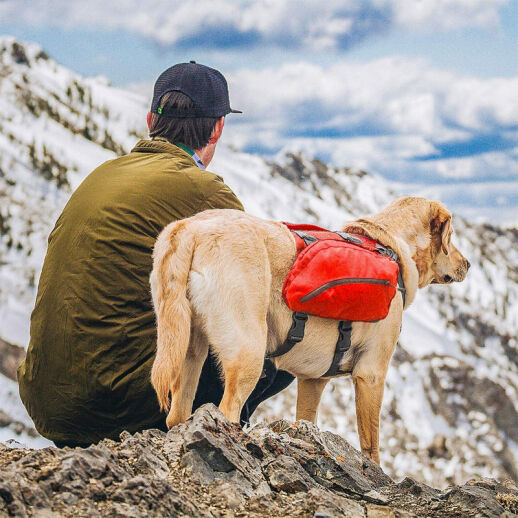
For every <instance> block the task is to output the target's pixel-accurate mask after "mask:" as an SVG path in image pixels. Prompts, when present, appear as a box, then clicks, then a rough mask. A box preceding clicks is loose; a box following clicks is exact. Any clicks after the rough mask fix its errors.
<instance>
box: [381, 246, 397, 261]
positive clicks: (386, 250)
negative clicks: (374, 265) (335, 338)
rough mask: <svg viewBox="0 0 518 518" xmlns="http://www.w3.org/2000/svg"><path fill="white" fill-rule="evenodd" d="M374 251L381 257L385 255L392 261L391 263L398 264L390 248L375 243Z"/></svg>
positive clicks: (395, 255) (394, 253)
mask: <svg viewBox="0 0 518 518" xmlns="http://www.w3.org/2000/svg"><path fill="white" fill-rule="evenodd" d="M376 250H377V251H378V252H379V253H380V254H381V255H386V256H387V257H388V258H390V259H392V260H393V261H396V263H397V262H399V257H398V256H397V254H396V252H394V250H392V248H389V247H388V246H383V245H380V244H379V243H376Z"/></svg>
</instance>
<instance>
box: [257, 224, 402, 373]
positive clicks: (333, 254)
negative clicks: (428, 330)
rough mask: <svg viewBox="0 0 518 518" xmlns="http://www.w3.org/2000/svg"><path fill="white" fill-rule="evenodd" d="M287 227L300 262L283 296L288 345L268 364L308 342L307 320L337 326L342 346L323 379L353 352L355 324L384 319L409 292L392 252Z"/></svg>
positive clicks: (343, 236)
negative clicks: (288, 319) (333, 322)
mask: <svg viewBox="0 0 518 518" xmlns="http://www.w3.org/2000/svg"><path fill="white" fill-rule="evenodd" d="M285 225H286V226H287V227H288V228H289V229H290V230H291V231H292V232H293V234H294V235H295V241H296V244H297V258H296V259H295V262H294V263H293V266H292V267H291V270H290V272H289V274H288V276H287V277H286V280H285V281H284V286H283V289H282V295H283V297H284V301H285V302H286V305H287V306H288V307H289V308H290V309H291V310H292V311H293V314H292V325H291V329H290V330H289V331H288V336H287V337H286V340H285V341H284V343H283V344H282V345H281V346H280V347H279V348H278V349H277V350H276V351H274V352H272V353H270V354H269V355H268V356H267V358H268V359H269V358H276V357H279V356H282V355H284V354H286V353H288V352H289V351H291V349H292V348H293V347H294V346H295V345H296V344H297V343H299V342H300V341H302V340H303V339H304V330H305V326H306V322H307V320H308V315H315V316H318V317H323V318H332V319H335V320H338V321H339V322H338V340H337V342H336V345H335V352H334V354H333V358H332V361H331V365H330V366H329V369H328V370H327V371H326V372H325V373H324V374H323V375H322V377H323V378H326V377H332V376H339V375H343V374H350V371H342V370H340V365H341V364H342V360H343V358H344V355H345V354H346V353H347V351H348V350H349V348H350V346H351V336H352V322H354V321H363V322H374V321H376V320H381V319H383V318H385V317H386V316H387V314H388V312H389V309H390V303H391V301H392V299H393V298H394V295H395V294H396V292H397V290H400V291H401V293H402V296H403V305H404V304H405V286H404V284H403V276H402V274H401V270H400V267H399V264H398V256H397V254H396V252H394V250H391V249H390V248H388V247H385V246H383V245H381V244H380V243H378V242H376V241H374V240H372V239H369V238H368V237H365V236H360V235H357V234H349V233H347V232H331V231H329V230H326V229H324V228H321V227H317V226H315V225H291V224H289V223H285Z"/></svg>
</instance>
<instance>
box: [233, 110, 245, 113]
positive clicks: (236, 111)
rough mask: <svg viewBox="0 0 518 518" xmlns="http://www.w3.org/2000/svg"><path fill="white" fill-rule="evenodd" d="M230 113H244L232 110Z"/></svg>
mask: <svg viewBox="0 0 518 518" xmlns="http://www.w3.org/2000/svg"><path fill="white" fill-rule="evenodd" d="M230 113H243V112H242V111H241V110H230Z"/></svg>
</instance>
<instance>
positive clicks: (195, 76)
mask: <svg viewBox="0 0 518 518" xmlns="http://www.w3.org/2000/svg"><path fill="white" fill-rule="evenodd" d="M167 92H182V93H183V94H185V95H187V96H188V97H190V98H191V100H192V102H193V104H194V109H193V110H192V111H191V112H188V113H186V112H185V110H171V109H169V110H166V109H163V108H161V107H160V101H161V99H162V97H163V96H164V94H166V93H167ZM151 112H152V113H158V114H160V115H165V116H166V117H176V118H182V119H183V118H197V117H223V116H225V115H227V113H243V112H241V111H239V110H233V109H232V108H230V101H229V98H228V86H227V81H226V79H225V78H224V77H223V74H222V73H221V72H218V71H217V70H216V69H214V68H210V67H207V66H205V65H200V64H198V63H196V62H195V61H191V62H190V63H179V64H178V65H174V66H172V67H170V68H168V69H167V70H166V71H165V72H162V74H160V76H159V77H158V79H157V80H156V83H155V89H154V92H153V101H152V103H151Z"/></svg>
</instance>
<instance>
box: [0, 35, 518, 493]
mask: <svg viewBox="0 0 518 518" xmlns="http://www.w3.org/2000/svg"><path fill="white" fill-rule="evenodd" d="M145 113H146V106H145V103H144V101H143V100H142V98H140V97H139V96H137V95H135V94H132V93H127V92H124V91H122V90H119V89H114V88H113V87H110V86H109V85H107V84H106V82H105V81H104V80H102V79H98V78H97V79H96V78H93V79H88V78H82V77H81V76H79V75H78V74H75V73H73V72H70V71H68V70H67V69H65V68H64V67H61V66H60V65H58V64H57V63H55V62H54V61H53V60H52V59H51V58H50V57H48V56H47V55H46V54H45V53H44V52H43V51H42V50H41V48H39V47H38V46H37V45H32V44H30V45H26V44H23V43H20V42H17V41H16V40H15V39H14V38H0V339H3V340H4V341H6V342H9V343H11V344H15V345H18V346H26V344H27V343H28V336H29V330H28V324H29V316H30V311H31V309H32V305H33V303H34V297H35V289H36V286H37V280H38V275H39V270H40V268H41V264H42V262H43V258H44V254H45V249H46V239H47V236H48V233H49V232H50V230H51V229H52V226H53V224H54V221H55V219H56V218H57V215H58V214H59V212H60V211H61V209H62V207H63V206H64V204H65V203H66V200H67V199H68V196H69V195H70V194H71V192H72V191H73V189H74V188H75V187H77V185H79V183H80V182H81V181H82V179H83V178H84V177H85V176H86V175H87V174H88V173H89V172H90V171H91V170H93V169H94V168H95V167H96V166H97V165H99V164H100V163H102V162H104V161H105V160H109V159H112V158H115V157H116V156H117V154H120V153H125V152H128V151H129V150H130V149H131V147H132V146H133V145H134V143H135V142H136V140H137V139H138V138H139V137H140V136H143V135H144V134H145V123H144V121H145ZM210 169H211V170H212V171H214V172H217V173H219V174H221V175H222V176H223V177H224V178H225V181H226V183H227V184H228V185H229V186H230V187H231V188H232V189H233V190H234V191H235V192H236V194H237V195H238V197H239V198H240V199H241V200H242V201H243V203H244V205H245V208H246V210H247V211H248V212H250V213H252V214H255V215H257V216H260V217H264V218H269V219H275V220H283V221H293V222H307V223H316V224H319V225H322V226H324V227H327V228H334V229H336V228H339V227H341V226H343V225H344V224H345V223H346V222H347V221H348V220H351V219H355V218H357V217H360V216H366V215H368V214H373V213H375V212H378V211H379V210H381V208H383V207H384V206H385V205H386V204H388V203H389V202H390V201H391V200H392V199H394V198H396V197H397V196H398V193H397V191H396V190H395V189H394V188H393V186H392V185H391V184H390V183H388V182H386V181H385V180H384V179H383V178H381V177H379V176H374V175H371V174H368V173H366V172H364V171H359V170H354V169H348V168H337V167H331V166H329V165H327V164H324V163H323V162H321V161H319V160H315V159H312V158H311V157H308V156H304V155H302V154H294V153H288V154H280V155H278V156H276V157H275V159H274V160H273V161H272V160H270V161H267V160H265V159H263V158H262V157H260V156H257V155H248V154H246V153H241V152H239V151H236V150H234V149H232V148H231V147H229V146H225V145H223V144H220V145H219V146H218V151H217V153H216V156H215V159H214V161H213V162H212V163H211V167H210ZM454 228H455V231H456V233H455V235H454V240H455V242H456V244H457V246H458V247H459V249H460V250H461V251H462V252H463V253H464V254H465V255H466V256H467V257H468V258H469V260H470V262H471V263H472V265H473V266H472V268H471V270H470V272H469V274H468V278H467V280H466V281H465V282H464V283H462V284H458V285H451V286H433V287H430V288H427V289H426V290H423V291H421V292H420V293H419V295H418V297H417V298H416V301H415V303H414V304H413V305H412V307H411V308H410V309H409V310H408V311H407V312H406V313H405V315H404V323H403V330H402V334H401V337H400V341H399V345H398V347H397V350H396V353H395V355H394V358H393V360H392V362H391V366H390V367H389V372H388V377H387V387H386V391H385V398H384V405H383V410H382V419H381V456H382V465H383V466H384V468H385V469H386V470H387V471H388V473H390V475H391V476H393V477H403V476H406V475H409V476H414V477H415V478H417V479H418V480H421V481H424V482H426V483H430V484H433V485H437V486H445V485H447V484H450V483H462V482H465V481H466V480H467V479H468V478H470V477H472V476H475V475H476V476H492V477H511V478H514V479H515V480H516V479H517V477H518V474H517V472H516V468H515V466H516V465H517V464H518V462H517V461H518V437H517V436H516V433H515V431H514V430H515V429H518V409H517V406H516V403H515V402H516V401H518V344H517V342H516V338H515V337H516V336H517V335H518V266H517V265H518V251H517V250H518V246H517V245H518V230H516V229H503V228H500V227H498V226H496V225H490V224H484V225H480V224H474V223H471V222H470V221H468V220H467V219H465V218H461V217H457V216H455V218H454ZM2 391H4V392H2ZM15 391H16V387H15V383H14V381H12V380H8V379H7V378H5V379H4V378H0V393H1V394H2V395H4V394H5V396H4V397H5V400H6V401H9V402H10V403H9V410H6V408H7V407H6V408H3V407H2V406H0V410H3V411H4V412H6V413H7V414H9V415H11V417H12V418H13V420H14V421H16V422H23V423H24V425H26V426H27V427H29V428H30V426H31V422H30V419H29V418H28V416H26V415H24V414H23V412H24V410H23V408H21V403H20V402H19V399H18V403H16V401H17V400H16V397H17V395H16V394H15ZM294 399H295V395H294V387H293V386H292V387H291V388H290V389H288V390H287V391H285V392H284V393H282V394H280V395H279V396H277V397H276V398H274V399H272V400H269V401H268V402H266V403H264V404H263V405H261V406H260V407H259V409H258V413H257V416H256V418H255V421H258V420H260V419H272V418H279V417H286V418H289V417H290V416H293V409H294ZM16 404H18V405H19V406H16ZM0 424H1V423H0ZM319 424H320V426H321V427H322V428H323V429H326V430H332V431H335V432H338V433H340V434H341V435H343V436H344V437H345V438H346V439H347V440H348V441H349V442H351V444H353V445H357V437H356V425H355V415H354V395H353V391H352V387H351V383H350V381H349V380H344V379H338V380H334V381H333V382H332V383H331V384H330V386H329V387H328V388H327V389H326V391H325V392H324V397H323V401H322V405H321V411H320V417H319ZM0 432H1V433H0V440H6V439H5V437H18V438H21V439H22V440H24V441H27V442H28V443H30V444H34V445H36V446H41V445H42V444H44V441H43V439H37V440H36V439H34V438H31V437H30V435H29V434H28V432H26V431H25V432H23V433H21V434H17V433H16V431H15V430H14V427H11V428H10V425H7V426H4V427H1V426H0ZM31 441H32V442H31Z"/></svg>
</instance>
